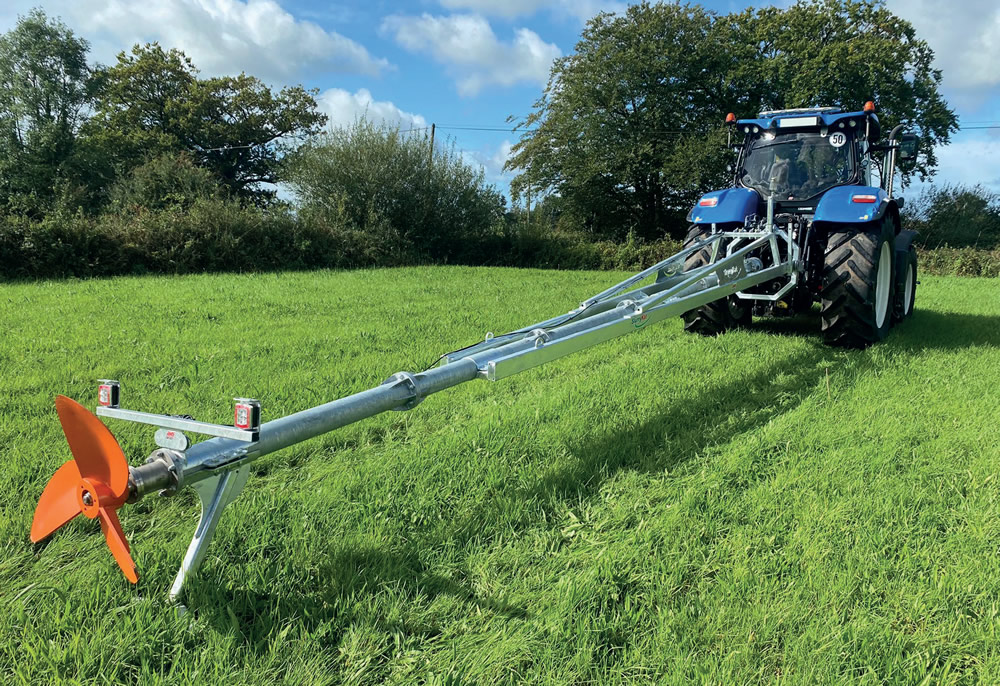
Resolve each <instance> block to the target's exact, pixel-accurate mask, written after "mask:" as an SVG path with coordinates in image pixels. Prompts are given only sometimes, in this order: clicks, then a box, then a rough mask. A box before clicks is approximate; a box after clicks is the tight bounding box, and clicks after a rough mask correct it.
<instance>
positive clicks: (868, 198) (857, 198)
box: [851, 195, 878, 204]
mask: <svg viewBox="0 0 1000 686" xmlns="http://www.w3.org/2000/svg"><path fill="white" fill-rule="evenodd" d="M851 200H853V201H854V202H863V203H869V204H871V203H874V202H878V196H877V195H852V196H851Z"/></svg>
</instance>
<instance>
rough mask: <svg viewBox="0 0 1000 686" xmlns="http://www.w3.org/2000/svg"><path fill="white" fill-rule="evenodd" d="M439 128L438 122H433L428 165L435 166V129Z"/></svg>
mask: <svg viewBox="0 0 1000 686" xmlns="http://www.w3.org/2000/svg"><path fill="white" fill-rule="evenodd" d="M436 128H437V124H435V123H433V122H431V156H430V162H429V164H428V166H430V167H433V166H434V129H436Z"/></svg>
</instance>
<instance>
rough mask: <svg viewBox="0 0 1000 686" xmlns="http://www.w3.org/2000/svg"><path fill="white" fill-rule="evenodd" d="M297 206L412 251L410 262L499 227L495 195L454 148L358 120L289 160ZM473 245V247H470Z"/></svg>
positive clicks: (453, 253)
mask: <svg viewBox="0 0 1000 686" xmlns="http://www.w3.org/2000/svg"><path fill="white" fill-rule="evenodd" d="M287 172H288V174H287V176H288V179H289V185H290V186H291V188H292V189H293V191H294V192H295V193H296V195H297V197H298V200H299V202H300V205H301V211H302V212H303V214H306V215H308V216H310V217H312V218H323V220H324V221H332V222H334V223H336V224H340V225H344V226H352V227H355V228H357V229H358V230H359V231H361V232H364V233H368V232H373V239H375V240H384V238H385V235H386V234H388V235H391V236H393V237H394V240H398V241H400V242H401V243H402V244H403V245H406V246H409V247H411V249H412V259H415V260H428V259H429V260H434V261H441V262H452V261H456V260H461V259H462V258H463V257H466V258H467V256H468V254H469V250H470V243H471V244H475V243H476V242H479V241H483V240H486V239H488V238H489V237H490V236H492V235H494V234H495V232H496V231H497V229H498V227H499V225H500V223H501V218H502V216H503V210H504V199H503V196H501V195H500V193H499V192H498V191H497V190H496V189H495V188H493V187H492V186H488V185H487V184H486V183H485V179H484V176H483V172H482V170H480V169H477V168H474V167H472V166H470V165H468V164H466V163H465V162H464V161H463V160H462V159H461V156H460V155H459V154H458V153H456V151H455V150H454V148H450V149H436V150H435V151H434V155H433V160H432V159H431V154H430V141H429V140H428V139H427V137H426V136H412V135H407V134H405V133H402V132H401V131H400V130H399V128H398V127H392V126H389V125H386V124H374V123H372V122H369V121H367V120H365V119H360V120H358V121H357V122H355V123H354V124H353V125H352V126H350V127H346V128H337V129H334V130H333V131H332V132H331V133H329V134H326V135H323V136H320V137H317V138H315V139H313V140H312V141H309V142H307V143H306V144H305V145H303V146H302V147H301V148H299V150H298V151H296V153H294V154H293V155H291V156H290V157H289V158H288V160H287ZM473 249H475V247H474V246H473Z"/></svg>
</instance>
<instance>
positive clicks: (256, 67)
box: [14, 0, 389, 83]
mask: <svg viewBox="0 0 1000 686" xmlns="http://www.w3.org/2000/svg"><path fill="white" fill-rule="evenodd" d="M34 4H38V3H37V1H36V0H28V1H25V0H15V3H14V5H15V8H14V10H15V11H17V12H20V13H21V14H25V13H27V12H28V11H29V10H30V8H31V6H32V5H34ZM21 5H23V8H22V7H21ZM45 10H46V12H47V13H48V14H49V15H50V16H61V17H62V18H63V20H64V21H65V22H66V23H67V24H69V26H70V27H71V28H73V29H74V30H75V31H76V32H78V33H79V34H81V35H82V36H84V37H86V38H88V39H91V40H92V42H93V43H94V57H95V58H96V59H99V60H101V61H104V62H113V61H114V57H115V55H116V54H117V52H118V51H120V50H121V49H123V48H130V47H131V46H132V45H133V44H135V43H145V42H147V41H159V42H160V44H161V45H163V46H164V47H165V48H179V49H181V50H183V51H184V52H185V53H186V54H187V55H188V57H190V58H191V59H192V60H193V61H194V63H195V66H197V67H198V68H199V69H200V70H201V71H202V72H203V73H204V74H206V75H221V74H237V73H239V72H241V71H246V72H247V73H249V74H253V75H255V76H259V77H260V78H262V79H263V80H265V81H268V82H272V83H284V82H287V81H289V80H295V79H299V78H300V77H301V76H302V75H303V74H304V73H306V72H308V71H309V70H313V69H323V70H325V71H340V72H349V73H357V74H365V75H369V76H374V75H377V74H378V73H379V72H380V71H381V70H382V69H385V68H386V67H388V66H389V65H388V63H387V62H386V61H385V60H384V59H378V58H375V57H372V55H371V54H369V52H368V50H367V49H365V47H364V46H363V45H361V44H360V43H358V42H356V41H354V40H351V39H350V38H347V37H345V36H342V35H340V34H339V33H336V32H333V31H326V30H324V29H322V28H321V27H320V26H318V25H317V24H315V23H313V22H311V21H302V20H300V19H296V18H295V17H294V16H292V15H291V14H290V13H289V12H288V11H286V10H285V9H284V8H282V6H281V5H280V4H278V3H277V2H275V1H274V0H148V1H147V2H142V3H140V2H132V1H130V0H51V1H50V2H46V3H45Z"/></svg>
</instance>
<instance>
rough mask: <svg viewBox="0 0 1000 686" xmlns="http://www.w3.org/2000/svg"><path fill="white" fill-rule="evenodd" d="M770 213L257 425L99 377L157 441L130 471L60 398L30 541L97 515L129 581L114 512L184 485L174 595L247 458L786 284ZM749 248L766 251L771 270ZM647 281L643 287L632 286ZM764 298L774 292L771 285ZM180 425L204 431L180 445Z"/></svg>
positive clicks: (793, 264)
mask: <svg viewBox="0 0 1000 686" xmlns="http://www.w3.org/2000/svg"><path fill="white" fill-rule="evenodd" d="M772 206H773V203H772ZM772 209H773V207H772ZM770 214H771V213H770V212H769V217H768V221H767V222H766V224H765V223H763V222H761V223H760V225H759V226H760V228H755V224H754V223H753V222H748V223H747V226H746V227H745V228H744V229H742V230H738V231H716V232H714V233H712V234H711V235H710V236H708V237H707V238H705V239H704V240H699V241H697V242H696V243H694V244H692V245H689V246H687V247H686V248H685V249H684V250H682V251H681V252H679V253H677V254H676V255H674V256H672V257H670V258H668V259H666V260H663V261H662V262H660V263H658V264H656V265H654V266H652V267H650V268H649V269H646V270H643V271H641V272H639V273H638V274H636V275H635V276H633V277H631V278H629V279H626V280H625V281H622V282H621V283H619V284H617V285H615V286H613V287H611V288H609V289H607V290H605V291H603V292H601V293H598V294H597V295H595V296H594V297H592V298H590V299H588V300H585V301H584V302H583V303H581V305H580V306H579V307H578V308H576V309H574V310H572V311H570V312H568V313H566V314H564V315H562V316H560V317H555V318H553V319H549V320H546V321H543V322H539V323H537V324H534V325H533V326H530V327H526V328H524V329H521V330H519V331H515V332H512V333H508V334H504V335H502V336H495V337H494V336H492V335H488V336H487V338H486V340H485V341H483V342H481V343H478V344H476V345H473V346H470V347H467V348H464V349H461V350H457V351H454V352H451V353H448V354H447V355H444V356H442V363H441V364H440V365H439V366H437V367H433V368H431V369H428V370H426V371H423V372H420V373H410V372H399V373H397V374H393V375H392V376H391V377H389V378H388V379H387V380H386V381H385V382H384V383H382V384H381V385H379V386H376V387H374V388H371V389H369V390H366V391H362V392H360V393H355V394H354V395H350V396H347V397H344V398H340V399H339V400H334V401H333V402H329V403H326V404H324V405H319V406H318V407H313V408H311V409H308V410H303V411H302V412H297V413H295V414H292V415H289V416H287V417H283V418H281V419H276V420H273V421H269V422H267V423H264V424H260V422H259V413H260V405H259V403H257V402H256V401H253V400H246V399H237V404H236V413H235V421H234V424H235V426H233V427H230V426H218V425H213V424H206V423H203V422H197V421H195V420H193V419H191V418H189V417H174V416H169V415H154V414H148V413H143V412H135V411H131V410H124V409H121V408H120V407H118V404H119V398H118V394H119V386H118V384H117V383H116V382H113V381H105V382H102V383H101V385H100V387H99V396H98V397H99V403H100V406H99V407H98V409H97V414H98V415H102V416H105V417H108V418H114V419H121V420H127V421H134V422H141V423H145V424H151V425H154V426H157V427H159V428H158V431H157V432H156V442H157V444H158V445H159V446H160V448H159V449H158V450H156V451H155V452H154V453H153V454H152V455H151V456H150V457H149V459H148V460H147V461H146V463H145V464H143V465H141V466H138V467H130V466H129V465H128V462H127V460H126V459H125V456H124V455H123V454H122V452H121V449H120V448H119V446H118V443H117V441H115V439H114V437H113V436H112V434H111V432H110V431H109V430H108V429H107V427H106V426H105V425H104V424H103V423H102V422H101V421H100V420H98V419H97V418H96V417H95V416H94V415H93V414H91V413H90V412H89V411H88V410H86V409H85V408H83V407H82V406H80V405H79V404H77V403H76V402H74V401H72V400H70V399H69V398H65V397H63V396H60V397H59V398H57V399H56V406H57V410H58V411H59V417H60V421H61V423H62V425H63V430H64V432H65V433H66V437H67V440H68V442H69V445H70V449H71V452H72V453H73V459H72V460H70V461H69V462H67V463H66V464H64V465H63V466H62V467H61V468H60V469H59V471H58V472H56V475H55V476H54V477H53V478H52V480H51V481H50V482H49V484H48V485H47V486H46V488H45V491H44V492H43V494H42V497H41V499H40V500H39V503H38V507H37V509H36V511H35V518H34V522H33V524H32V530H31V538H32V540H34V541H38V540H41V539H42V538H45V537H46V536H48V535H50V534H51V533H52V532H54V531H55V530H56V529H58V528H59V527H60V526H62V525H63V524H65V523H66V522H68V521H69V520H70V519H72V518H73V517H75V516H76V515H77V514H84V515H86V516H87V517H90V518H100V520H101V525H102V528H103V529H104V532H105V536H106V538H107V541H108V545H109V547H110V548H111V551H112V553H113V554H114V556H115V558H116V560H117V561H118V564H119V566H120V567H121V568H122V571H123V572H124V573H125V575H126V577H128V578H129V580H130V581H132V582H133V583H135V582H136V580H137V578H138V577H137V574H136V572H135V566H134V564H133V562H132V559H131V556H130V554H129V548H128V543H127V541H126V540H125V536H124V533H123V532H122V530H121V526H120V525H119V523H118V518H117V515H116V514H115V512H116V510H117V509H118V508H120V507H121V506H122V505H123V504H124V503H126V502H130V503H131V502H135V501H137V500H139V499H140V498H142V497H143V496H145V495H148V494H149V493H153V492H162V493H164V494H170V493H173V492H175V491H176V490H177V489H179V488H181V487H184V486H192V487H193V488H194V489H195V491H196V492H197V493H198V496H199V498H200V499H201V506H202V512H201V519H200V520H199V522H198V526H197V529H196V530H195V534H194V538H193V539H192V541H191V544H190V546H189V547H188V549H187V553H186V554H185V556H184V560H183V563H182V564H181V568H180V570H179V571H178V573H177V577H176V579H175V580H174V583H173V586H172V587H171V589H170V598H171V599H177V598H178V597H179V596H180V594H181V591H182V589H183V586H184V581H185V580H186V579H187V578H188V577H189V576H190V575H192V574H194V573H196V571H197V569H198V567H199V565H200V564H201V561H202V559H203V558H204V555H205V552H206V549H207V547H208V545H209V543H210V542H211V540H212V535H213V533H214V532H215V527H216V526H217V524H218V522H219V518H220V516H221V514H222V511H223V510H224V509H225V507H226V505H227V504H228V503H229V502H230V501H232V500H233V498H235V497H236V496H237V495H238V494H239V493H240V491H241V489H242V488H243V485H244V484H245V483H246V480H247V476H248V473H249V465H250V463H251V462H253V461H254V460H256V459H258V458H260V457H263V456H265V455H268V454H270V453H273V452H275V451H278V450H281V449H282V448H286V447H288V446H290V445H293V444H295V443H300V442H302V441H305V440H308V439H310V438H313V437H315V436H319V435H320V434H324V433H327V432H329V431H333V430H334V429H338V428H340V427H342V426H346V425H348V424H353V423H354V422H358V421H360V420H362V419H365V418H367V417H372V416H374V415H377V414H380V413H382V412H387V411H389V410H409V409H412V408H413V407H415V406H416V405H417V404H418V403H420V402H421V401H422V400H423V399H424V398H426V397H427V396H429V395H431V394H433V393H437V392H439V391H443V390H445V389H447V388H451V387H452V386H457V385H458V384H461V383H464V382H466V381H472V380H473V379H488V380H490V381H496V380H498V379H502V378H504V377H507V376H510V375H512V374H516V373H518V372H522V371H524V370H526V369H531V368H532V367H537V366H538V365H541V364H545V363H546V362H550V361H552V360H555V359H558V358H560V357H563V356H565V355H569V354H570V353H573V352H576V351H578V350H583V349H584V348H588V347H591V346H593V345H596V344H598V343H601V342H603V341H607V340H610V339H612V338H616V337H618V336H623V335H625V334H627V333H631V332H633V331H636V330H638V329H642V328H645V327H646V326H648V325H650V324H653V323H655V322H658V321H660V320H662V319H665V318H667V317H673V316H677V315H679V314H682V313H684V312H687V311H690V310H692V309H694V308H697V307H700V306H703V305H705V304H707V303H710V302H713V301H716V300H720V299H723V298H729V297H730V296H732V295H734V294H740V293H742V292H743V291H744V290H746V289H751V288H753V287H754V286H757V285H759V284H763V283H765V282H775V281H776V280H777V282H778V283H782V282H783V281H785V282H787V283H786V285H785V286H784V288H785V289H787V288H792V287H794V285H795V283H796V282H797V280H798V278H799V274H800V272H801V269H802V265H801V262H800V260H799V257H798V248H797V246H796V245H795V242H794V241H793V240H792V239H791V238H790V237H789V236H788V235H787V234H786V233H785V232H784V231H782V230H781V229H779V228H778V227H776V226H775V224H774V223H773V221H772V217H771V216H770ZM706 248H708V249H710V250H711V254H712V261H711V262H710V263H709V264H706V265H704V266H702V267H700V268H697V269H693V270H689V271H684V263H685V260H686V259H687V258H688V257H689V256H690V255H692V254H693V253H695V252H698V251H701V250H704V249H706ZM752 254H755V255H762V254H763V255H765V256H766V257H769V259H768V260H767V262H768V263H769V265H770V266H767V267H765V266H764V261H762V260H761V259H760V258H759V257H755V256H752ZM645 281H650V283H648V284H647V285H645V286H641V287H639V286H638V285H639V284H640V283H643V282H645ZM779 290H780V289H779ZM744 297H755V296H754V294H744ZM767 297H775V298H776V297H780V292H779V293H778V294H777V295H774V296H767ZM184 431H188V432H192V433H201V434H206V435H210V436H214V437H213V438H211V439H209V440H205V441H203V442H200V443H196V444H194V445H190V446H189V444H188V440H187V436H186V435H185V434H184V433H183V432H184Z"/></svg>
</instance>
